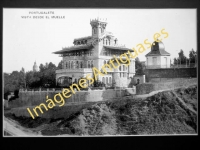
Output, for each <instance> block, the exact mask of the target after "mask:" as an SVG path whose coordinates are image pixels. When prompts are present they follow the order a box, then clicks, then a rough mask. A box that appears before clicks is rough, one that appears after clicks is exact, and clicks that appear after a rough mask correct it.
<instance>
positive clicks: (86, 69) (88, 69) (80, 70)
mask: <svg viewBox="0 0 200 150" xmlns="http://www.w3.org/2000/svg"><path fill="white" fill-rule="evenodd" d="M66 72H77V73H78V72H82V73H84V72H92V68H79V69H59V70H56V74H58V73H66Z"/></svg>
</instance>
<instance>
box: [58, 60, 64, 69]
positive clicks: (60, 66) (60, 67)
mask: <svg viewBox="0 0 200 150" xmlns="http://www.w3.org/2000/svg"><path fill="white" fill-rule="evenodd" d="M62 64H63V61H62V60H61V61H60V62H59V64H58V67H57V69H62Z"/></svg>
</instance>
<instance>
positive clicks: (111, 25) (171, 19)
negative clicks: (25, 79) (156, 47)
mask: <svg viewBox="0 0 200 150" xmlns="http://www.w3.org/2000/svg"><path fill="white" fill-rule="evenodd" d="M34 12H35V14H34ZM37 12H46V13H48V12H49V14H37ZM25 16H28V17H26V19H25V18H24V17H25ZM34 16H39V17H37V18H33V17H34ZM46 16H48V17H49V19H48V18H46ZM52 16H60V19H55V18H51V17H52ZM40 17H43V18H40ZM97 17H99V18H101V19H107V23H108V24H107V27H106V30H107V31H109V32H112V33H113V34H114V36H115V37H116V38H117V39H118V43H119V44H123V45H125V46H126V47H127V48H136V49H137V47H136V45H137V44H140V43H143V42H144V40H145V39H148V41H149V42H151V43H152V42H153V41H154V38H153V36H154V34H155V33H161V30H162V29H165V32H167V33H168V37H167V38H164V36H161V38H162V42H163V43H164V46H165V50H166V51H167V52H169V53H170V54H171V60H173V58H174V57H178V52H179V51H180V49H182V50H183V51H184V54H185V56H187V57H188V55H189V51H190V50H191V49H192V48H193V49H194V50H195V51H196V50H197V14H196V9H37V8H32V9H25V8H23V9H22V8H4V9H3V72H7V73H11V72H12V71H20V70H21V68H22V67H23V68H24V69H25V71H30V70H32V69H33V65H34V62H35V61H36V63H37V65H38V66H39V65H40V64H41V63H42V64H45V63H46V62H48V63H49V62H52V63H54V64H55V65H56V66H57V65H58V63H59V62H60V61H61V60H62V58H61V57H59V55H58V54H53V53H52V52H55V51H58V50H61V49H62V48H63V47H68V46H72V45H73V40H74V39H75V38H80V37H85V36H91V34H92V29H91V25H90V19H95V18H97ZM149 51H150V48H149V49H146V50H145V52H143V53H142V54H139V56H138V57H139V59H140V60H141V61H145V60H146V57H145V55H146V54H147V53H148V52H149Z"/></svg>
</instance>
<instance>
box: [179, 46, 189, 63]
mask: <svg viewBox="0 0 200 150" xmlns="http://www.w3.org/2000/svg"><path fill="white" fill-rule="evenodd" d="M178 55H179V57H178V58H179V61H180V63H181V64H186V59H187V58H186V57H185V55H184V52H183V50H182V49H181V50H180V52H179V53H178Z"/></svg>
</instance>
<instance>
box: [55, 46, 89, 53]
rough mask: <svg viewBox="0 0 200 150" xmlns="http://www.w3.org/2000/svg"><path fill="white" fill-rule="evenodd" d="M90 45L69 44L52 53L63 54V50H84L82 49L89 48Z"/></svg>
mask: <svg viewBox="0 0 200 150" xmlns="http://www.w3.org/2000/svg"><path fill="white" fill-rule="evenodd" d="M91 47H92V46H91V45H77V46H71V47H66V48H63V49H62V50H60V51H56V52H53V53H54V54H64V53H65V52H70V51H75V50H84V49H90V48H91Z"/></svg>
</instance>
